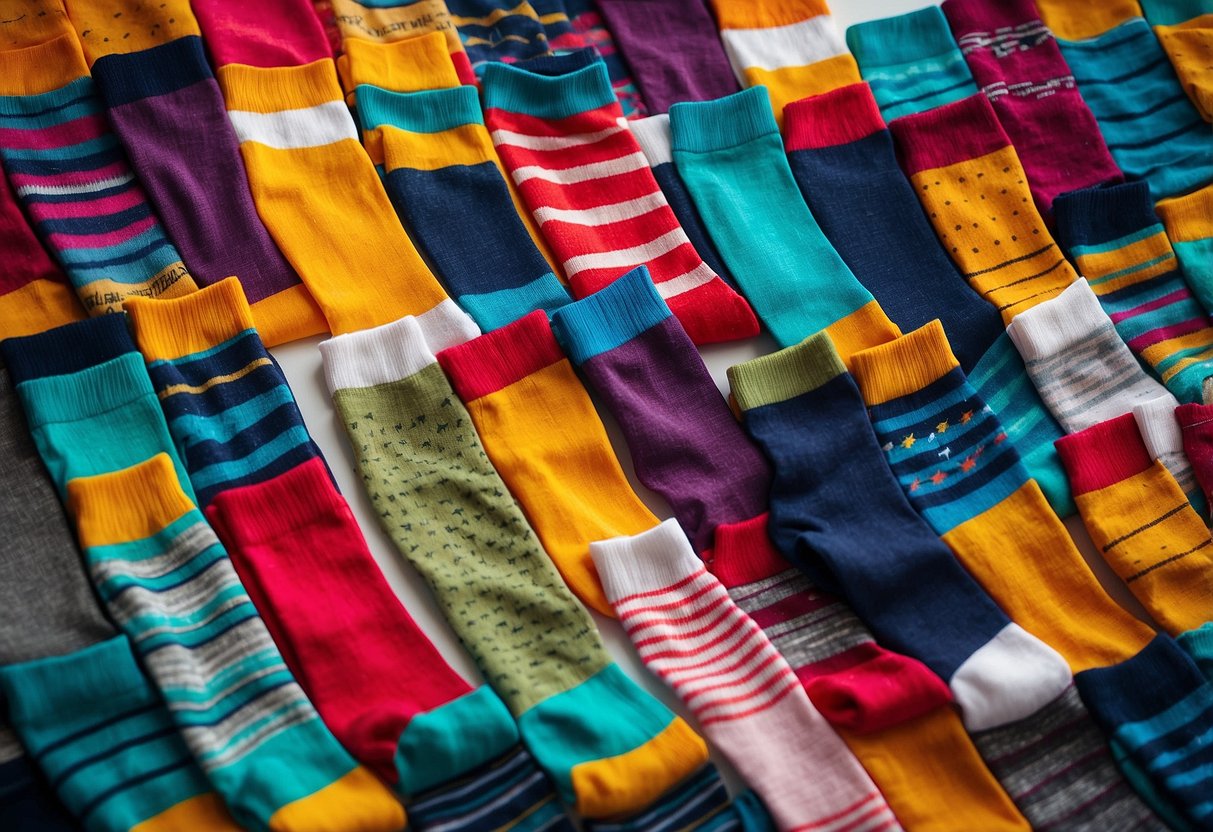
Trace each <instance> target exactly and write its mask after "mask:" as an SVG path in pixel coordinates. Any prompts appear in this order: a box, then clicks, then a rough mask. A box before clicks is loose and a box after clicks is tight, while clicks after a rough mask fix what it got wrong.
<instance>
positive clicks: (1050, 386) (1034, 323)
mask: <svg viewBox="0 0 1213 832" xmlns="http://www.w3.org/2000/svg"><path fill="white" fill-rule="evenodd" d="M1007 334H1008V335H1010V336H1011V340H1012V341H1014V342H1015V347H1016V349H1018V350H1019V353H1020V355H1022V356H1023V360H1024V363H1025V364H1026V365H1027V368H1028V375H1030V376H1031V377H1032V382H1033V383H1034V384H1035V385H1036V389H1037V390H1039V391H1040V397H1041V398H1042V399H1044V402H1045V404H1046V405H1047V406H1048V408H1049V410H1050V411H1051V412H1052V414H1053V417H1054V418H1055V419H1057V421H1058V422H1059V423H1060V424H1061V426H1062V427H1063V428H1064V429H1065V431H1066V433H1077V432H1078V431H1080V430H1084V429H1086V428H1089V427H1091V425H1094V424H1096V423H1098V422H1103V421H1106V420H1108V419H1111V418H1112V417H1114V416H1119V415H1121V414H1122V413H1128V412H1129V411H1131V410H1132V409H1133V408H1134V407H1135V406H1136V405H1138V404H1143V403H1145V402H1148V401H1151V400H1153V399H1157V398H1159V397H1166V398H1167V400H1168V401H1169V402H1170V403H1171V405H1172V406H1173V407H1174V406H1175V405H1177V404H1178V402H1176V401H1175V397H1174V396H1172V395H1171V394H1170V393H1168V392H1167V391H1166V389H1164V388H1163V386H1162V385H1161V384H1159V383H1158V382H1157V381H1155V380H1154V379H1152V378H1150V377H1149V376H1147V375H1146V373H1145V371H1144V370H1142V368H1141V365H1140V364H1138V363H1137V360H1136V359H1135V358H1133V353H1131V352H1129V348H1128V347H1127V346H1125V342H1124V341H1122V340H1121V338H1120V336H1119V335H1118V334H1117V333H1116V326H1115V324H1113V323H1112V320H1111V318H1109V317H1108V313H1106V312H1104V311H1103V309H1102V307H1100V305H1099V299H1098V298H1097V297H1096V296H1095V293H1094V292H1092V291H1091V288H1090V287H1089V286H1088V285H1087V281H1086V280H1082V279H1080V280H1077V281H1075V282H1074V283H1073V284H1072V285H1071V286H1070V287H1069V288H1068V289H1066V290H1065V291H1064V292H1062V293H1061V294H1060V295H1058V296H1057V297H1055V298H1053V299H1052V300H1050V301H1049V302H1047V303H1044V304H1041V305H1040V306H1038V307H1036V308H1034V309H1031V310H1029V311H1027V312H1025V313H1023V314H1022V315H1020V316H1019V317H1017V318H1016V319H1015V320H1014V321H1013V322H1012V323H1011V326H1010V327H1009V328H1008V329H1007Z"/></svg>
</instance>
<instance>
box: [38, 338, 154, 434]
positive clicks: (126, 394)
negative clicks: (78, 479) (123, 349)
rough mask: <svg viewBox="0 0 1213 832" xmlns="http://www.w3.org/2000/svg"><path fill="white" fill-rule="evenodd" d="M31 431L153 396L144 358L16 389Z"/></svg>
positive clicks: (130, 356) (133, 355)
mask: <svg viewBox="0 0 1213 832" xmlns="http://www.w3.org/2000/svg"><path fill="white" fill-rule="evenodd" d="M17 392H18V394H20V396H21V400H22V402H24V404H25V413H26V416H27V417H28V418H29V423H30V425H29V426H30V429H31V430H33V429H36V428H39V427H42V426H43V425H47V424H51V423H54V422H76V421H81V420H83V419H91V418H93V417H94V416H97V415H99V414H102V413H106V412H107V411H110V410H114V409H116V408H119V407H122V406H123V405H125V404H130V403H131V402H134V401H137V400H139V399H141V398H143V397H145V396H152V397H154V396H155V395H156V391H155V390H154V389H153V388H152V380H151V378H150V377H149V376H148V374H147V368H146V367H145V366H144V364H143V356H141V355H140V354H139V353H137V352H129V353H126V354H124V355H120V356H118V357H117V358H113V359H110V360H109V361H106V362H105V363H103V364H98V365H96V366H95V367H88V368H86V369H84V370H80V371H79V372H75V373H71V374H70V375H63V376H44V377H42V378H35V379H30V380H29V381H25V382H22V383H21V384H19V385H17Z"/></svg>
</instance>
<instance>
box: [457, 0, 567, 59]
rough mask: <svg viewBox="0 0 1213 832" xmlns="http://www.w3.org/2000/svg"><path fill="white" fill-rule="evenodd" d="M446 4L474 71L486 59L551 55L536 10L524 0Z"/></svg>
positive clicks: (476, 0)
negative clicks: (515, 0)
mask: <svg viewBox="0 0 1213 832" xmlns="http://www.w3.org/2000/svg"><path fill="white" fill-rule="evenodd" d="M446 6H447V8H448V9H449V10H450V12H451V22H453V23H454V24H455V27H456V28H457V29H458V30H459V39H460V40H461V41H463V44H464V48H465V49H466V50H467V54H468V60H470V61H471V62H472V68H473V69H474V70H477V71H480V70H482V69H483V67H484V65H485V64H487V63H490V62H496V61H500V62H503V63H516V62H518V61H525V60H527V59H529V58H537V57H540V56H543V55H550V54H552V47H551V44H549V43H548V39H547V34H546V32H544V29H543V24H542V23H541V22H540V20H539V13H538V12H536V11H535V9H534V7H533V6H532V5H531V4H530V3H528V2H526V0H523V2H521V3H518V4H516V5H511V4H509V3H502V2H497V1H496V0H446Z"/></svg>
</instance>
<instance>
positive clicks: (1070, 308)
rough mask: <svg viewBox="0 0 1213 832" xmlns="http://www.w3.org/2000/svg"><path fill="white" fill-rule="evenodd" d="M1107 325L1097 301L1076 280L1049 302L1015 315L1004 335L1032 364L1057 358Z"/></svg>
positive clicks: (1092, 293) (1083, 283) (1082, 280)
mask: <svg viewBox="0 0 1213 832" xmlns="http://www.w3.org/2000/svg"><path fill="white" fill-rule="evenodd" d="M1111 325H1112V320H1111V318H1109V317H1108V314H1107V313H1106V312H1104V311H1103V307H1102V306H1100V305H1099V298H1097V297H1095V293H1094V292H1092V291H1091V287H1090V286H1088V285H1087V281H1086V280H1085V279H1083V278H1079V279H1078V280H1076V281H1074V282H1073V283H1071V284H1070V285H1069V286H1067V287H1066V289H1065V291H1064V292H1062V293H1061V294H1060V295H1058V296H1057V297H1055V298H1053V299H1052V300H1047V301H1045V302H1044V303H1042V304H1040V305H1038V306H1034V307H1032V308H1031V309H1028V310H1027V311H1025V312H1020V313H1019V314H1018V315H1016V316H1015V317H1014V319H1012V321H1011V323H1010V324H1009V325H1008V326H1007V334H1008V335H1009V336H1011V340H1012V341H1013V342H1015V348H1016V349H1017V350H1019V354H1020V355H1022V356H1023V359H1024V361H1034V360H1038V359H1041V358H1047V357H1049V356H1053V355H1057V354H1058V353H1061V352H1063V351H1065V350H1067V349H1069V348H1070V347H1072V346H1074V345H1075V344H1077V343H1079V342H1081V341H1083V340H1085V339H1086V338H1089V337H1090V336H1092V335H1093V334H1094V333H1096V332H1097V331H1099V330H1100V329H1101V328H1103V327H1107V326H1111Z"/></svg>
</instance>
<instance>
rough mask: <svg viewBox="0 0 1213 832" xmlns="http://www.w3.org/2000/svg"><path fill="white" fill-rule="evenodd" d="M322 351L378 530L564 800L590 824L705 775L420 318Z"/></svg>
mask: <svg viewBox="0 0 1213 832" xmlns="http://www.w3.org/2000/svg"><path fill="white" fill-rule="evenodd" d="M536 314H541V313H536ZM323 353H324V357H325V375H326V379H327V381H328V384H329V388H330V392H331V393H332V395H333V401H334V404H335V405H336V407H337V411H338V413H339V414H340V415H341V419H342V421H343V422H344V424H345V426H346V430H347V432H348V433H349V435H350V440H351V443H352V444H353V446H354V448H355V449H356V450H357V451H358V454H357V460H358V468H359V470H360V472H361V473H362V475H363V481H364V482H365V483H366V484H367V490H368V492H369V493H370V496H371V503H372V505H373V506H374V507H375V509H376V511H377V513H378V515H379V518H380V523H381V525H382V526H383V527H384V529H385V531H387V532H388V534H389V535H390V536H391V537H392V539H393V542H395V544H396V548H397V549H398V550H399V551H400V553H401V554H403V555H404V556H405V558H406V559H408V560H409V562H410V563H412V564H413V565H414V567H416V569H417V570H418V572H420V573H421V575H422V577H423V578H425V580H426V583H427V585H428V586H429V587H430V589H431V591H432V592H433V593H434V597H435V598H436V600H437V601H438V604H439V606H440V607H441V608H442V610H443V613H444V614H445V616H446V618H447V621H448V622H449V623H450V624H451V626H452V628H454V630H455V632H456V634H457V635H458V636H459V638H460V641H461V642H462V643H463V644H464V646H465V647H467V649H468V650H469V651H470V652H471V654H472V656H473V658H474V659H475V660H476V663H477V665H478V666H479V667H480V669H481V670H482V671H483V672H484V675H485V678H486V679H487V680H488V682H489V684H490V685H492V687H493V688H494V689H495V690H496V691H497V692H498V694H499V695H500V696H501V698H502V700H503V701H504V702H505V703H506V705H507V706H508V707H509V709H510V711H511V712H512V713H513V714H514V716H515V718H516V719H517V720H518V724H519V728H520V730H521V732H522V737H523V741H524V742H525V743H526V744H527V745H528V747H529V748H530V750H531V752H532V753H533V754H534V755H535V758H536V759H537V760H538V761H539V764H540V765H541V766H542V767H543V768H544V769H545V770H546V771H547V772H548V773H549V774H550V775H551V776H552V777H553V779H554V780H555V781H556V783H557V784H558V788H559V791H560V794H561V796H562V798H564V800H565V802H566V803H568V804H569V805H574V806H576V807H577V808H578V810H579V811H581V812H582V813H583V814H588V815H590V816H593V817H609V816H612V815H615V814H618V813H620V812H627V811H633V810H637V809H641V808H643V807H644V806H646V805H647V804H648V803H651V802H652V800H653V799H654V798H656V797H657V796H658V795H660V794H661V793H662V792H663V791H665V790H666V789H667V788H668V787H670V786H672V785H673V784H674V783H676V782H677V781H679V780H681V779H682V778H683V777H685V776H686V775H689V774H690V773H691V772H692V771H694V770H695V769H696V768H698V767H699V765H701V764H702V763H703V761H704V759H705V756H703V755H700V754H698V753H697V752H696V751H695V749H696V748H699V749H702V743H700V741H699V740H698V737H696V736H695V735H694V733H693V732H691V730H690V729H689V728H688V727H687V726H686V725H685V724H684V723H683V722H682V721H681V720H677V719H675V717H674V716H673V715H672V714H670V713H669V712H668V711H666V710H665V709H664V708H663V707H662V706H660V705H659V704H658V703H657V702H656V701H655V700H651V699H650V698H649V697H648V696H647V695H646V694H645V693H643V692H642V691H641V690H640V689H639V688H637V687H636V686H635V685H634V684H633V683H631V682H630V681H628V680H627V678H626V677H625V676H623V674H622V671H620V670H619V668H618V667H617V666H616V665H614V664H613V663H612V662H611V660H610V657H609V656H608V654H607V653H606V651H605V650H604V649H603V645H602V642H601V640H600V638H599V637H598V636H597V634H596V631H595V628H594V624H593V622H592V621H591V619H590V617H589V615H588V614H587V613H586V611H585V610H584V609H583V608H582V607H581V606H580V605H579V604H578V603H577V601H576V599H575V598H574V596H573V595H572V593H571V592H569V590H568V588H567V587H566V586H565V585H564V584H563V582H562V581H561V578H560V573H559V572H558V571H557V570H556V568H555V567H554V565H553V564H552V562H551V560H549V559H548V557H547V555H546V554H545V553H544V552H543V549H542V548H541V547H540V545H539V541H538V540H537V539H536V538H535V536H534V534H533V532H531V530H530V529H529V528H528V526H527V524H526V519H525V518H524V517H523V514H522V512H521V510H519V509H518V507H517V506H516V505H515V503H514V502H513V500H512V499H511V497H510V496H509V492H508V491H507V490H506V486H505V483H503V482H502V480H501V478H500V477H499V476H498V474H497V472H496V471H495V470H494V469H493V467H492V465H491V464H490V462H489V460H488V457H487V456H486V455H485V454H484V450H483V448H482V446H481V445H480V442H479V440H478V439H477V438H476V434H475V428H474V426H473V424H472V419H471V418H470V417H469V415H468V413H467V411H466V410H464V408H463V406H462V405H461V404H460V403H459V401H458V399H457V397H456V396H455V392H454V390H453V389H452V388H451V385H450V383H449V382H448V381H447V380H446V378H445V377H444V376H443V374H442V369H441V368H440V367H439V366H438V363H437V361H436V360H435V359H434V356H433V354H432V353H431V352H430V350H429V348H428V347H427V346H426V342H425V339H424V337H423V336H422V333H421V331H420V329H419V328H418V326H417V324H416V322H415V321H414V320H412V319H409V318H405V319H402V320H401V321H398V322H396V323H394V324H390V325H388V326H386V327H381V328H378V329H375V330H367V331H365V332H361V333H356V334H354V335H349V336H344V337H342V338H338V339H335V340H333V341H330V342H327V343H326V344H325V345H324V347H323ZM397 426H399V430H397ZM486 599H491V601H490V603H491V604H492V605H493V606H492V609H491V610H490V609H488V608H487V607H486ZM625 701H626V702H627V704H626V705H625ZM577 702H583V703H584V702H593V703H594V706H593V707H594V710H593V717H592V720H588V719H586V718H585V716H582V715H576V712H574V711H570V712H568V713H565V711H564V709H565V708H569V707H572V706H573V705H574V703H577ZM562 714H563V716H561V715H562ZM548 719H556V720H559V721H560V722H561V726H562V727H561V729H560V730H561V731H563V732H564V735H565V736H564V738H563V740H562V741H560V742H555V743H554V737H553V736H552V735H551V734H550V733H549V732H550V731H551V730H552V727H550V726H549V725H548V724H546V722H547V720H548ZM574 738H576V739H574ZM619 755H623V757H625V758H628V759H631V760H632V761H633V764H634V765H635V767H636V768H635V771H634V772H629V773H622V774H620V775H619V776H618V779H617V781H616V782H613V783H612V782H611V781H612V779H613V778H612V776H611V775H609V772H610V771H612V770H613V769H614V768H615V766H617V765H619V764H621V763H622V760H620V761H619V762H618V763H614V764H612V763H610V762H609V758H611V757H616V756H619ZM570 760H571V762H570ZM667 760H668V762H667ZM599 778H601V779H602V781H605V783H604V784H603V785H596V784H595V782H596V781H598V780H599Z"/></svg>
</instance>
